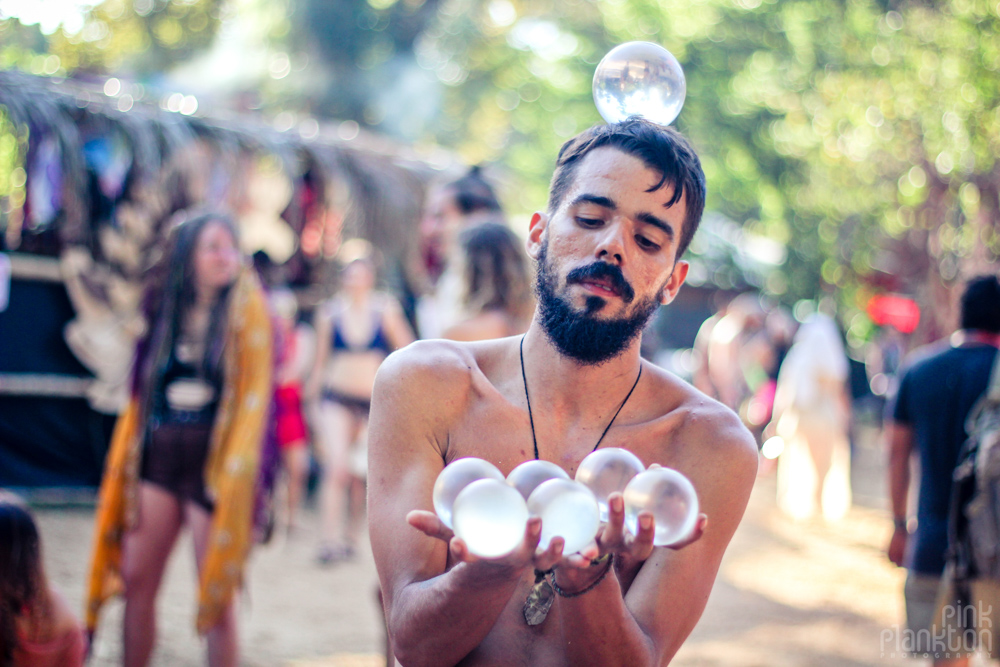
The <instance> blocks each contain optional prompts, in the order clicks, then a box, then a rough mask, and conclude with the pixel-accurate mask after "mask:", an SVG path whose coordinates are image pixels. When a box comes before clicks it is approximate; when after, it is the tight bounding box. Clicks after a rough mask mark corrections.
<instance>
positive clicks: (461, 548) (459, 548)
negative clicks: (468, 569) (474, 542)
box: [448, 537, 479, 563]
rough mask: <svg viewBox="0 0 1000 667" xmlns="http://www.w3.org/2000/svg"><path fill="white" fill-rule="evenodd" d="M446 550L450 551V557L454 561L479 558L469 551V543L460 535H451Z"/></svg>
mask: <svg viewBox="0 0 1000 667" xmlns="http://www.w3.org/2000/svg"><path fill="white" fill-rule="evenodd" d="M448 550H449V551H451V559H452V560H453V561H454V562H456V563H471V562H473V561H476V560H479V558H478V557H477V556H475V555H474V554H473V553H472V552H471V551H469V545H468V544H466V543H465V540H463V539H462V538H461V537H453V538H451V541H450V542H448Z"/></svg>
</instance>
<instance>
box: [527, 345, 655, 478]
mask: <svg viewBox="0 0 1000 667" xmlns="http://www.w3.org/2000/svg"><path fill="white" fill-rule="evenodd" d="M641 377H642V363H640V364H639V375H637V376H636V378H635V382H634V383H633V384H632V388H631V389H629V390H628V394H626V395H625V400H624V401H622V404H621V405H619V406H618V410H616V411H615V416H614V417H612V418H611V421H609V422H608V425H607V426H605V427H604V432H603V433H601V437H600V438H598V439H597V444H596V445H594V448H593V449H592V450H591V451H592V452H596V451H597V448H598V447H599V446H600V445H601V442H602V441H603V440H604V436H606V435H607V434H608V431H610V430H611V425H612V424H614V423H615V420H616V419H618V413H620V412H621V411H622V408H624V407H625V404H626V403H628V399H630V398H632V392H633V391H635V388H636V387H637V386H639V379H640V378H641ZM521 379H522V380H523V381H524V400H525V401H527V402H528V421H529V422H530V423H531V442H532V444H533V445H534V446H535V460H536V461H537V460H538V438H537V437H535V417H534V415H533V414H531V397H529V396H528V376H527V374H526V373H525V372H524V336H521Z"/></svg>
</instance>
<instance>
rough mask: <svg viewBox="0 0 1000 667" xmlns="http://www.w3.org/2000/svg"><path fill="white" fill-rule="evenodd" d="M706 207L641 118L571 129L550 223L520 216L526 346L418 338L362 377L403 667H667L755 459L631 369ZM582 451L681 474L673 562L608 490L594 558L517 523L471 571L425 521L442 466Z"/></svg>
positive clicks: (735, 434)
mask: <svg viewBox="0 0 1000 667" xmlns="http://www.w3.org/2000/svg"><path fill="white" fill-rule="evenodd" d="M704 197H705V186H704V174H703V172H702V170H701V165H700V163H699V161H698V158H697V156H696V155H695V154H694V151H693V150H692V149H691V148H690V146H689V145H688V143H687V142H686V141H685V140H684V139H683V138H682V137H681V136H680V135H679V134H677V133H676V132H675V131H673V130H670V129H664V128H661V127H659V126H656V125H652V124H650V123H647V122H645V121H639V120H629V121H625V122H623V123H619V124H615V125H610V126H599V127H596V128H592V129H591V130H587V131H586V132H584V133H582V134H581V135H579V136H578V137H576V138H574V139H572V140H570V141H569V142H567V144H566V145H565V146H563V148H562V150H561V151H560V154H559V159H558V161H557V164H556V171H555V174H554V176H553V179H552V186H551V189H550V195H549V206H548V211H547V212H546V213H535V214H534V215H533V216H532V218H531V224H530V231H529V236H528V240H527V245H526V247H527V250H528V254H529V255H530V256H531V257H532V258H533V259H534V260H535V261H536V264H537V267H538V279H537V285H536V287H537V292H538V297H539V304H538V309H537V311H536V313H535V317H534V320H533V321H532V324H531V327H530V328H529V330H528V332H527V334H525V336H524V337H523V338H522V337H520V336H516V337H512V338H504V339H500V340H493V341H486V342H479V343H454V342H445V341H425V342H419V343H416V344H414V345H411V346H409V347H408V348H406V349H404V350H402V351H400V352H397V353H395V354H393V355H392V356H391V357H389V359H388V360H387V361H386V362H385V364H384V365H383V366H382V368H381V369H380V370H379V374H378V377H377V379H376V386H375V393H374V398H373V402H372V418H371V435H370V437H371V439H370V448H371V449H370V454H369V478H368V479H369V485H370V486H369V525H370V533H371V540H372V547H373V549H374V553H375V560H376V564H377V566H378V571H379V578H380V580H381V585H382V591H383V592H384V596H385V607H386V618H387V619H388V626H389V633H390V636H391V638H392V645H393V648H394V650H395V652H396V656H397V658H398V660H399V661H400V662H401V663H402V664H403V665H405V666H406V667H415V666H418V665H496V666H498V667H500V666H503V667H509V666H511V665H525V666H528V665H532V666H534V665H545V666H548V665H574V666H576V665H600V666H601V667H609V666H612V665H623V666H624V665H627V666H628V667H637V666H641V665H665V664H667V663H668V662H670V660H671V659H672V658H673V656H674V654H675V653H676V652H677V650H678V649H679V648H680V646H681V644H682V643H683V642H684V640H685V639H686V638H687V636H688V634H689V633H690V632H691V630H692V629H693V628H694V626H695V623H696V622H697V621H698V618H699V617H700V616H701V613H702V611H703V610H704V608H705V604H706V602H707V600H708V595H709V592H710V591H711V589H712V584H713V582H714V580H715V576H716V573H717V572H718V568H719V562H720V560H721V559H722V555H723V552H724V551H725V549H726V545H727V544H728V543H729V540H730V539H731V538H732V535H733V532H734V531H735V530H736V526H737V525H738V524H739V522H740V519H741V517H742V516H743V511H744V509H745V507H746V503H747V499H748V497H749V495H750V489H751V487H752V486H753V482H754V478H755V475H756V470H757V448H756V445H755V443H754V441H753V439H752V437H751V436H750V434H749V433H748V432H747V431H746V430H745V429H744V428H743V426H742V425H741V424H740V421H739V419H738V418H737V417H736V415H734V414H733V413H732V412H731V411H729V410H728V409H726V408H724V407H723V406H721V405H720V404H718V403H716V402H715V401H713V400H711V399H709V398H707V397H705V396H704V395H703V394H701V393H700V392H698V391H697V390H696V389H694V388H692V387H691V386H689V385H688V384H686V383H684V382H682V381H681V380H679V379H677V378H676V377H674V376H672V375H670V374H669V373H667V372H665V371H662V370H661V369H659V368H657V367H656V366H653V365H652V364H649V363H647V362H645V361H643V360H642V359H641V358H640V356H639V342H640V341H639V337H640V334H641V330H642V326H643V325H644V324H645V322H646V321H647V319H648V318H649V316H650V315H651V314H652V313H653V311H654V310H655V309H656V308H657V307H658V306H659V305H660V304H667V303H669V302H670V301H672V300H673V298H674V297H675V296H676V295H677V291H678V290H679V289H680V287H681V284H682V283H683V282H684V278H685V277H686V275H687V270H688V264H687V263H686V262H684V261H680V259H679V258H680V257H681V256H682V254H683V252H684V249H685V248H686V247H687V245H688V243H689V242H690V240H691V237H692V236H693V234H694V231H695V228H696V227H697V225H698V221H699V219H700V218H701V213H702V211H703V209H704ZM522 354H523V357H522V356H521V355H522ZM522 358H523V364H522ZM522 368H523V369H524V370H523V375H522ZM633 386H634V391H633V392H632V394H631V396H630V397H629V398H628V399H626V395H628V394H629V390H630V388H632V387H633ZM623 400H624V404H623ZM529 406H530V411H531V412H530V415H529ZM619 406H623V407H622V409H621V411H620V413H619V414H618V415H617V418H616V419H614V420H613V416H614V415H615V413H616V410H618V408H619ZM612 420H613V421H614V423H613V425H612V426H611V428H610V429H609V430H607V433H606V434H605V435H604V436H603V438H602V437H601V436H602V432H604V431H605V429H606V428H607V427H608V426H609V423H610V422H611V421H612ZM595 443H598V444H600V446H602V447H626V448H628V449H629V450H631V451H633V452H634V453H635V454H636V455H638V456H639V458H640V459H642V461H643V462H644V463H645V464H646V465H647V466H648V465H651V464H653V463H659V464H662V465H665V466H669V467H672V468H676V469H678V470H680V471H681V472H683V473H684V474H685V475H687V477H688V478H689V479H690V480H691V482H692V483H693V484H694V486H695V488H696V489H697V491H698V496H699V500H700V503H701V508H702V509H703V510H704V512H705V513H706V515H707V516H706V515H702V516H701V517H700V518H699V522H698V527H697V528H696V530H695V534H694V535H693V536H692V538H691V539H690V540H687V542H686V545H685V546H683V548H673V549H671V548H656V549H654V548H653V547H652V539H653V531H654V525H653V520H652V518H653V517H652V515H650V514H649V513H644V514H642V515H640V531H639V534H638V535H636V536H634V537H632V536H630V535H628V534H627V533H626V532H625V531H624V530H623V519H624V510H623V503H622V499H621V496H620V494H616V495H614V496H613V497H612V499H611V503H610V504H611V512H610V519H609V522H608V523H607V524H606V526H605V527H604V528H603V531H602V533H601V534H600V535H599V536H598V539H597V544H596V545H595V546H594V547H592V548H590V549H588V550H585V552H584V553H582V554H573V555H569V556H564V555H563V554H562V541H561V540H560V539H555V540H553V541H552V544H551V545H550V547H549V549H547V550H546V551H544V552H542V553H538V554H536V545H537V544H538V540H539V535H540V531H541V522H540V520H539V519H531V520H529V522H528V526H527V529H526V531H525V536H524V541H523V543H522V544H521V546H520V547H519V548H518V549H517V550H515V552H514V553H512V554H510V555H509V556H506V557H504V558H500V559H496V560H484V559H478V558H476V557H475V556H473V555H471V554H470V553H469V551H468V549H467V547H466V545H465V543H464V542H463V541H462V540H461V539H459V538H456V537H454V536H453V535H452V533H451V531H449V530H448V529H447V528H445V527H444V526H443V524H441V523H440V522H439V521H438V519H437V517H436V516H435V515H434V514H433V513H431V512H430V511H425V510H430V508H431V505H432V504H431V491H432V487H433V485H434V480H435V479H436V477H437V475H438V473H439V472H441V469H442V468H443V467H444V466H445V465H446V464H447V463H449V462H451V461H453V460H455V459H458V458H461V457H465V456H476V457H480V458H483V459H486V460H487V461H490V462H491V463H493V464H494V465H496V466H497V467H498V468H499V469H500V470H501V471H502V472H503V473H504V474H507V473H509V472H510V471H511V470H512V469H513V468H514V467H515V466H517V465H518V464H520V463H522V462H523V461H525V460H528V459H531V458H534V457H536V455H537V457H538V458H541V459H544V460H548V461H553V462H555V463H557V464H558V465H560V466H562V467H563V469H565V470H566V471H567V472H568V473H569V474H570V476H572V475H573V474H575V472H576V469H577V467H578V466H579V464H580V461H581V460H582V459H583V458H584V457H585V456H586V455H587V454H589V453H590V452H591V451H592V450H593V449H594V448H595ZM708 517H711V528H708V527H707V522H708ZM605 554H611V555H612V558H611V559H610V562H609V561H608V559H607V558H598V556H603V555H605ZM554 566H555V572H554V578H555V584H556V588H557V590H559V591H561V593H560V594H559V595H557V596H556V599H555V602H554V604H553V605H552V607H551V609H550V611H549V613H548V616H547V617H546V618H545V620H544V621H543V622H542V623H540V624H538V625H534V626H529V625H528V624H527V623H526V621H525V615H524V613H523V609H524V606H525V600H526V598H527V596H528V594H529V593H530V592H531V591H532V587H533V584H534V583H535V570H536V569H537V570H542V571H544V570H548V569H550V568H552V567H554ZM608 568H612V571H613V574H614V576H603V575H605V574H606V572H607V569H608ZM595 583H596V585H595ZM588 589H589V590H588ZM582 591H585V592H583V594H581V595H577V596H572V597H567V595H572V594H574V593H579V592H582Z"/></svg>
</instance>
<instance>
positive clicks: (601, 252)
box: [596, 224, 625, 265]
mask: <svg viewBox="0 0 1000 667" xmlns="http://www.w3.org/2000/svg"><path fill="white" fill-rule="evenodd" d="M596 257H597V259H600V260H603V261H605V262H610V263H612V264H617V265H621V263H622V262H623V261H624V260H625V231H624V229H623V226H622V225H620V224H610V225H608V226H607V227H605V228H604V230H603V233H602V234H601V237H600V239H599V242H598V244H597V252H596Z"/></svg>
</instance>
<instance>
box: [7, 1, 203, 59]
mask: <svg viewBox="0 0 1000 667" xmlns="http://www.w3.org/2000/svg"><path fill="white" fill-rule="evenodd" d="M222 4H223V2H222V0H104V2H102V3H100V4H99V5H97V6H96V7H94V8H93V9H91V10H90V11H88V12H86V15H85V20H84V24H83V27H82V29H81V30H79V31H77V32H74V33H68V32H67V31H66V30H65V28H63V27H60V28H59V29H58V30H56V31H55V32H54V33H52V34H51V35H44V34H42V33H41V32H40V31H39V30H38V27H37V26H24V25H21V23H20V22H19V21H18V20H17V19H16V18H7V19H2V20H0V44H2V45H3V46H0V68H3V69H10V68H15V67H16V68H20V69H24V70H26V71H30V72H32V73H34V74H43V75H54V74H60V75H66V74H77V73H81V72H92V73H97V74H111V73H117V74H124V75H128V76H132V77H136V78H142V77H145V76H149V75H151V74H156V73H159V72H162V71H163V70H164V69H167V68H168V67H169V66H170V65H171V64H174V63H177V62H180V61H183V60H184V59H186V58H188V57H190V56H191V55H192V54H193V53H195V52H197V51H199V50H201V49H204V48H206V47H207V46H209V45H210V44H211V42H212V39H213V37H214V36H215V32H216V29H217V28H218V25H219V21H220V7H221V5H222Z"/></svg>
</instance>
